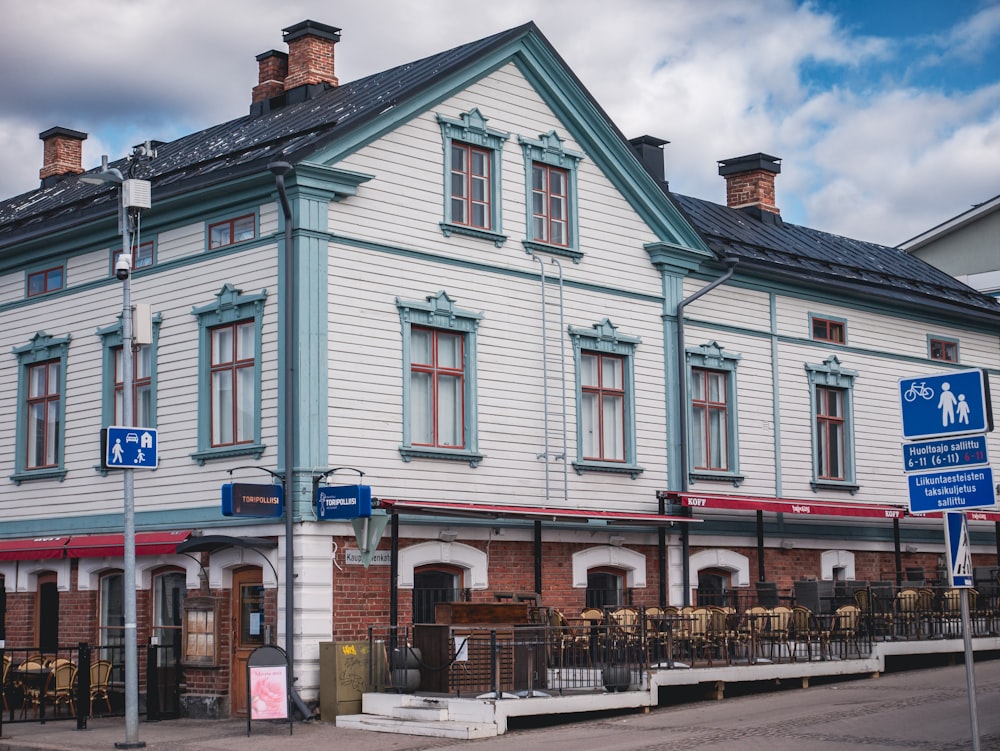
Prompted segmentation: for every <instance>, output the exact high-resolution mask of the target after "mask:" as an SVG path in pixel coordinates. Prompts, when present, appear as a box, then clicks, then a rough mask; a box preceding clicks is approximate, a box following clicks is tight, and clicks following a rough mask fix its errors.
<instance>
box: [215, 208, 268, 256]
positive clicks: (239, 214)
mask: <svg viewBox="0 0 1000 751" xmlns="http://www.w3.org/2000/svg"><path fill="white" fill-rule="evenodd" d="M249 216H252V217H253V236H252V237H247V238H244V239H242V240H237V239H235V237H233V236H232V234H230V238H229V242H227V243H221V244H219V245H216V246H214V247H213V246H212V229H213V228H214V227H217V226H219V225H222V224H226V223H228V224H229V226H230V232H231V233H232V232H233V231H234V227H235V223H236V222H238V221H239V220H240V219H243V218H245V217H249ZM258 237H260V211H259V210H258V209H257V208H256V207H253V208H248V209H246V210H245V211H234V212H229V213H227V214H224V215H220V216H217V217H215V218H213V219H209V220H208V221H206V222H205V252H206V253H214V252H216V251H222V250H228V249H230V248H234V247H236V246H238V245H242V244H243V243H252V242H254V241H255V240H256V239H257V238H258Z"/></svg>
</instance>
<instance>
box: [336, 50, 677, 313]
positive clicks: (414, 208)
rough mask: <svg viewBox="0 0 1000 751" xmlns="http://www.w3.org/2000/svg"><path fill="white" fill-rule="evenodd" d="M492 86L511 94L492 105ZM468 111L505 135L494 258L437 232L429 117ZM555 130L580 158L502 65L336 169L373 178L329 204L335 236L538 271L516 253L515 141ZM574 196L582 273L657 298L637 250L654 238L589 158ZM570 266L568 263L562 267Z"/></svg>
mask: <svg viewBox="0 0 1000 751" xmlns="http://www.w3.org/2000/svg"><path fill="white" fill-rule="evenodd" d="M494 79H500V80H502V81H503V82H504V84H505V85H506V86H507V89H508V90H505V91H504V96H503V98H501V99H495V98H494V97H495V95H496V90H495V85H494ZM514 92H516V97H515V98H514V99H512V98H511V97H513V96H514ZM474 107H478V108H479V110H480V111H481V112H482V113H483V115H484V116H485V117H486V118H488V125H489V127H491V128H495V129H497V130H501V131H504V132H509V133H511V137H510V138H509V139H508V140H507V142H506V143H505V144H504V147H503V150H502V161H503V165H502V188H501V193H502V202H503V217H502V222H503V226H502V230H503V232H504V233H505V234H507V235H508V240H507V242H506V244H505V245H504V246H503V247H502V248H499V249H497V248H494V247H493V246H492V245H491V244H490V243H489V242H487V241H483V240H477V239H473V238H468V237H465V236H461V235H455V236H452V237H450V238H445V237H443V235H442V233H441V230H440V228H439V227H438V223H439V222H440V220H441V217H442V211H443V185H444V176H443V162H442V142H441V130H440V126H439V124H438V122H437V120H436V117H435V115H436V114H442V115H445V116H448V117H457V116H458V115H459V114H461V113H462V112H467V111H469V110H471V109H472V108H474ZM551 130H555V131H556V132H557V133H558V134H559V135H560V137H562V138H565V139H566V142H565V147H566V148H568V149H571V150H573V151H576V152H581V151H582V149H581V148H580V146H579V145H578V144H576V143H575V142H573V141H572V139H571V138H570V136H569V133H568V131H567V130H566V128H565V127H564V126H563V124H562V123H560V122H559V121H558V119H557V118H556V117H555V115H554V114H553V113H552V112H551V111H550V110H549V109H548V107H547V106H546V105H545V104H544V103H543V102H542V101H541V99H540V98H539V97H538V95H537V93H536V92H535V91H534V90H533V89H532V88H531V87H530V85H529V84H528V83H527V81H525V80H524V78H523V76H521V74H520V73H519V72H518V71H517V70H516V67H515V66H513V65H510V66H507V67H505V68H504V69H502V70H501V71H498V72H496V73H494V74H492V75H491V76H489V77H487V78H486V79H484V80H483V81H480V82H478V83H476V84H474V85H473V86H471V87H469V89H467V90H465V91H462V92H461V93H459V94H458V95H456V96H455V97H452V98H451V99H449V100H447V101H446V102H443V103H442V104H441V105H439V106H437V107H435V108H434V110H433V111H431V112H427V113H424V114H423V115H421V116H419V117H416V118H414V119H413V120H412V121H411V122H409V123H407V124H405V125H404V126H402V127H400V128H399V129H397V130H396V131H393V132H392V133H390V134H388V135H387V136H385V137H383V138H380V139H379V140H378V141H376V142H375V143H373V144H371V145H369V146H367V147H365V148H363V149H361V150H359V151H358V152H357V153H355V154H352V155H350V156H349V157H347V158H346V159H344V160H343V161H342V162H340V163H339V165H338V166H341V167H345V168H348V169H354V170H357V171H359V172H364V173H368V174H374V175H375V179H374V180H372V181H370V182H368V183H365V184H364V185H363V186H361V188H359V191H358V196H357V197H356V198H355V199H351V200H349V201H345V202H341V203H336V204H331V210H330V211H331V219H330V222H331V227H333V228H334V232H336V233H338V234H343V235H349V236H353V237H357V238H360V239H365V240H370V241H374V242H380V243H388V244H391V245H402V246H403V247H406V248H412V249H415V250H420V251H423V252H427V253H431V254H436V255H446V256H448V257H451V258H460V259H463V260H469V261H474V262H487V263H490V264H503V265H507V266H511V267H514V268H523V269H530V268H531V267H532V266H536V265H537V264H536V263H535V261H533V260H532V259H531V258H530V257H528V256H527V255H526V254H525V253H524V250H523V248H522V247H521V244H520V241H521V239H523V238H524V236H525V228H526V216H525V180H526V176H525V168H524V158H523V155H522V151H521V147H520V145H519V144H518V142H517V136H518V135H522V136H526V137H528V138H532V139H537V138H538V137H539V135H540V134H543V133H547V132H549V131H551ZM578 194H579V204H580V205H579V207H578V209H577V214H578V216H579V217H580V220H579V230H580V250H581V251H582V252H583V253H584V261H583V264H586V265H587V272H586V273H587V274H589V275H591V277H592V278H594V279H600V280H603V281H604V282H605V283H607V284H611V285H615V286H620V287H622V288H625V289H632V290H635V291H638V292H642V293H646V294H652V295H658V294H659V293H660V286H659V285H660V281H659V275H658V274H657V273H656V272H655V270H654V269H653V268H652V266H651V264H650V263H649V256H648V254H647V253H646V251H645V250H644V249H643V245H644V244H645V243H648V242H652V241H654V240H656V239H657V238H656V237H655V236H654V235H653V234H652V233H651V232H650V230H649V228H648V227H647V226H646V225H645V223H644V222H643V221H642V220H641V219H640V218H639V217H638V215H637V214H636V213H635V212H634V211H633V210H632V209H631V207H630V206H629V205H628V204H627V203H626V201H625V200H624V199H623V198H622V196H621V195H620V194H619V193H618V192H617V190H615V189H614V187H613V186H612V185H611V183H610V181H609V180H608V179H607V178H606V177H605V176H604V175H603V174H602V173H601V172H600V171H599V170H598V169H597V167H596V165H595V164H594V162H593V160H591V159H588V158H584V159H583V161H582V162H581V163H580V166H579V169H578ZM387 207H391V210H388V211H387ZM570 265H573V264H572V263H571V262H570V261H569V260H566V261H565V263H564V266H566V267H568V266H570ZM581 265H582V264H581Z"/></svg>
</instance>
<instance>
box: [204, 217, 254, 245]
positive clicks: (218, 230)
mask: <svg viewBox="0 0 1000 751" xmlns="http://www.w3.org/2000/svg"><path fill="white" fill-rule="evenodd" d="M256 236H257V217H256V216H255V215H254V214H247V215H245V216H240V217H235V218H233V219H225V220H223V221H221V222H215V223H214V224H210V225H208V247H209V250H214V249H215V248H222V247H225V246H226V245H233V244H235V243H240V242H243V241H244V240H253V239H254V237H256Z"/></svg>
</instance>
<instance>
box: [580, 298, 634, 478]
mask: <svg viewBox="0 0 1000 751" xmlns="http://www.w3.org/2000/svg"><path fill="white" fill-rule="evenodd" d="M569 335H570V339H571V341H572V343H573V365H574V372H575V375H574V379H575V384H574V388H575V393H576V414H577V420H576V459H575V460H574V461H573V469H574V470H576V473H577V474H578V475H582V474H583V473H585V472H606V473H616V474H627V475H629V476H630V477H631V478H632V479H633V480H634V479H636V478H637V477H638V476H639V475H640V474H642V472H643V468H642V467H640V466H639V465H638V464H637V463H636V437H635V351H636V348H637V347H638V346H639V343H640V342H641V341H642V340H641V339H640V338H639V337H636V336H626V335H625V334H620V333H618V329H617V327H616V326H615V325H614V324H613V323H611V321H610V320H609V319H607V318H605V319H603V320H602V321H601V322H600V323H595V324H594V325H593V326H591V327H590V328H583V327H577V326H570V327H569ZM587 353H599V354H609V355H616V356H618V357H620V358H622V360H623V362H624V367H623V373H622V376H623V380H624V387H625V389H624V391H625V394H624V397H625V398H624V411H625V414H624V423H625V424H624V428H625V461H623V462H609V461H594V460H593V459H585V458H584V456H583V445H584V442H583V420H581V419H580V417H579V416H580V415H581V414H582V410H583V379H582V377H581V376H582V372H583V370H582V368H583V360H582V357H583V355H584V354H587Z"/></svg>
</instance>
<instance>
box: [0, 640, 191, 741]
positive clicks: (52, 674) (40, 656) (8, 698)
mask: <svg viewBox="0 0 1000 751" xmlns="http://www.w3.org/2000/svg"><path fill="white" fill-rule="evenodd" d="M0 656H2V665H3V676H2V692H0V695H2V700H3V715H2V718H0V719H2V721H3V722H43V723H44V722H49V721H56V720H75V721H76V723H77V727H78V728H80V729H83V728H86V726H87V719H88V718H90V717H102V716H122V715H124V713H125V698H124V696H125V648H124V646H123V645H89V644H85V643H80V644H78V645H77V646H75V647H59V648H58V649H56V650H47V651H42V650H41V649H39V648H38V647H16V648H14V647H7V648H5V649H2V650H0ZM145 658H146V681H145V687H144V688H145V694H144V698H145V700H146V701H145V708H144V711H145V714H146V717H147V719H149V720H158V719H171V718H175V717H177V716H179V695H180V687H181V684H182V682H183V676H182V674H181V671H180V665H179V662H178V655H177V653H176V650H175V649H174V648H173V647H172V646H165V647H163V646H149V647H148V648H147V649H146V652H145ZM140 698H142V697H140ZM142 710H143V707H142V703H141V702H140V711H142Z"/></svg>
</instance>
